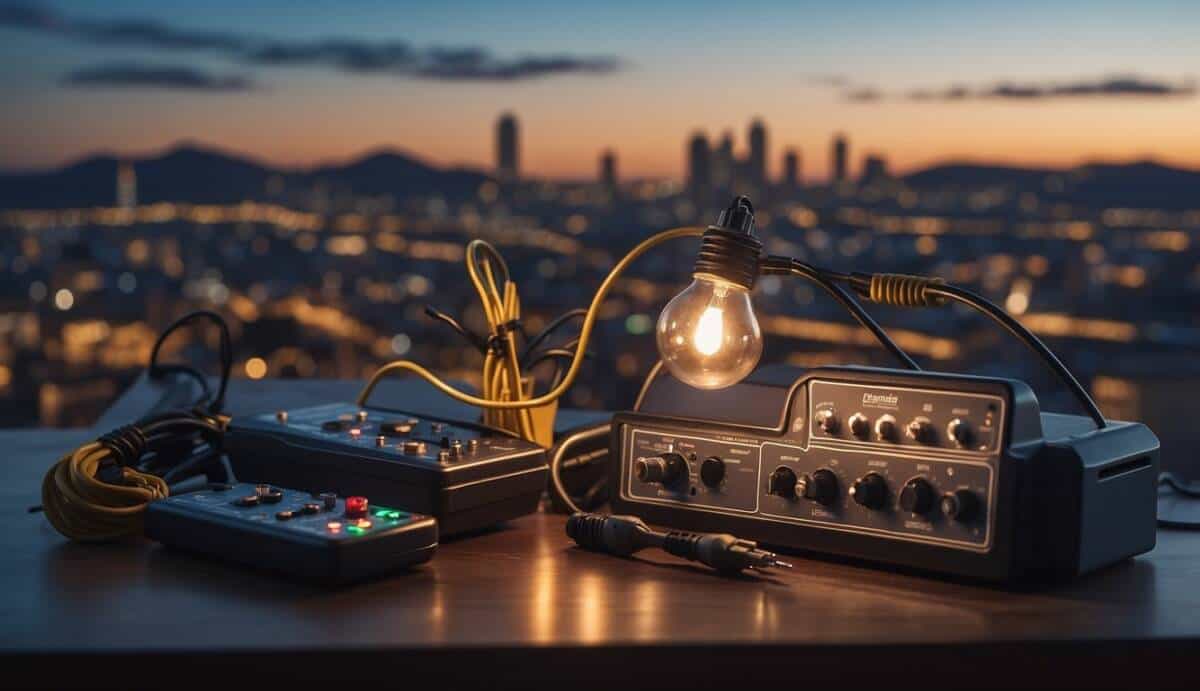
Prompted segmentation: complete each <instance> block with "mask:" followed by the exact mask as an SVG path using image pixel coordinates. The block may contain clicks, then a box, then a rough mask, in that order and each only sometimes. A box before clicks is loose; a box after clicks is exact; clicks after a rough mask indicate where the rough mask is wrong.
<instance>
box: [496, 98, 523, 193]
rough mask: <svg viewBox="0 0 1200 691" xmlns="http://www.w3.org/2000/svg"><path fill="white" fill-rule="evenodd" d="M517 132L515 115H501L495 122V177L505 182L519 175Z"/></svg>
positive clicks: (514, 179) (513, 179)
mask: <svg viewBox="0 0 1200 691" xmlns="http://www.w3.org/2000/svg"><path fill="white" fill-rule="evenodd" d="M517 134H518V133H517V118H516V116H515V115H513V114H512V113H505V114H504V115H501V116H500V120H499V121H498V122H497V123H496V177H498V178H500V179H501V180H503V181H505V182H514V181H516V180H517V179H518V177H519V175H520V168H519V158H518V151H517Z"/></svg>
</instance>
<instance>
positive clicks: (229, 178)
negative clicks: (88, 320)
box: [0, 144, 489, 209]
mask: <svg viewBox="0 0 1200 691" xmlns="http://www.w3.org/2000/svg"><path fill="white" fill-rule="evenodd" d="M121 160H125V161H126V162H128V163H132V164H133V166H134V170H135V171H136V172H137V194H138V201H139V202H140V203H143V204H149V203H155V202H188V203H193V204H233V203H237V202H241V201H246V200H265V199H268V198H270V196H271V195H270V194H269V192H268V190H269V188H270V187H271V185H270V184H269V183H270V181H272V179H279V180H281V181H283V182H284V183H285V184H286V185H287V187H288V188H289V189H296V188H301V189H303V188H311V187H314V186H318V185H320V186H324V187H328V188H333V189H335V190H339V191H348V192H352V193H354V194H361V195H384V194H389V195H392V196H394V197H395V198H396V199H398V200H404V199H407V198H410V197H428V196H430V195H434V194H439V195H441V196H444V197H446V198H447V199H451V200H454V199H463V198H467V197H470V196H472V195H474V194H475V193H476V192H477V191H478V189H479V186H480V185H481V184H483V183H484V182H486V181H487V180H488V179H489V178H488V176H487V175H485V174H483V173H480V172H476V171H470V170H465V169H440V168H436V167H434V166H431V165H428V164H426V163H424V162H422V161H420V160H419V159H417V158H414V157H412V156H408V155H406V154H403V153H400V152H397V151H382V152H376V153H373V154H369V155H367V156H364V157H362V158H358V159H355V160H352V161H350V162H347V163H345V164H340V165H325V166H320V167H317V168H312V169H287V168H274V167H271V166H268V165H265V164H262V163H258V162H256V161H253V160H251V159H249V158H245V157H242V156H238V155H236V154H229V153H226V152H222V151H219V150H216V149H212V148H207V147H201V146H198V145H194V144H183V145H180V146H178V147H176V148H174V149H171V150H170V151H168V152H166V153H165V154H162V155H160V156H153V157H146V158H127V159H118V158H117V157H116V156H112V155H109V154H104V155H98V156H93V157H90V158H86V159H84V160H82V161H79V162H77V163H73V164H70V165H67V166H65V167H63V168H60V169H58V170H54V171H48V172H38V173H8V174H0V208H8V209H12V208H26V209H55V208H73V207H84V206H112V205H113V204H114V203H115V196H116V180H117V169H118V167H119V165H120V162H121Z"/></svg>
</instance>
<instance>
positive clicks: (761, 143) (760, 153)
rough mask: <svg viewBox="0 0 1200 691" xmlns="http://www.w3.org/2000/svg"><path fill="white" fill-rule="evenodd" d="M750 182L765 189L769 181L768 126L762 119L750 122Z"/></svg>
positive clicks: (747, 162)
mask: <svg viewBox="0 0 1200 691" xmlns="http://www.w3.org/2000/svg"><path fill="white" fill-rule="evenodd" d="M746 168H747V173H748V177H749V178H750V179H749V180H748V182H749V183H750V184H751V185H754V186H755V187H757V188H758V189H760V190H761V189H763V187H764V185H765V184H766V182H767V126H766V125H764V124H763V121H762V120H761V119H758V118H755V119H754V122H752V123H750V156H749V158H747V159H746Z"/></svg>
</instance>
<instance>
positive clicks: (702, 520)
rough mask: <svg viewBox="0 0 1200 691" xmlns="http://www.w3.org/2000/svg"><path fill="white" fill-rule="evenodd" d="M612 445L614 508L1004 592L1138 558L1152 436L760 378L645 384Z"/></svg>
mask: <svg viewBox="0 0 1200 691" xmlns="http://www.w3.org/2000/svg"><path fill="white" fill-rule="evenodd" d="M1088 437H1090V439H1086V441H1087V442H1088V443H1087V444H1085V443H1084V441H1085V438H1088ZM611 443H612V449H611V455H612V457H613V458H614V459H619V460H618V461H617V467H616V468H615V469H614V472H612V473H611V476H612V478H613V482H614V483H615V487H613V495H614V497H615V499H614V512H619V513H633V514H636V515H639V516H641V517H642V518H644V519H646V520H647V521H650V522H653V523H660V524H664V525H668V526H672V527H678V528H684V529H690V530H712V531H722V532H730V533H734V534H736V535H738V536H739V537H744V538H748V539H754V540H758V541H762V542H766V543H768V544H772V545H775V546H778V547H782V548H792V549H805V550H814V551H819V552H828V553H832V554H837V555H842V556H851V557H858V558H864V559H869V560H873V561H879V562H885V563H894V564H900V565H906V566H912V567H916V568H921V569H927V570H933V571H941V572H948V573H954V574H961V575H967V576H976V577H980V578H985V579H992V580H1013V579H1017V578H1021V577H1024V576H1027V575H1031V574H1033V573H1034V572H1039V571H1041V572H1046V571H1052V572H1061V573H1068V574H1076V573H1082V572H1084V571H1087V570H1090V569H1091V568H1095V567H1097V566H1099V565H1102V564H1104V563H1111V562H1112V561H1116V560H1119V559H1120V558H1124V557H1127V556H1131V555H1132V554H1137V553H1140V552H1143V551H1146V550H1147V549H1149V548H1150V547H1152V546H1153V544H1154V530H1155V522H1154V516H1155V512H1154V478H1155V477H1156V475H1157V473H1156V471H1155V467H1156V466H1157V459H1158V443H1157V440H1156V439H1155V438H1154V435H1153V434H1151V433H1150V431H1149V430H1148V429H1146V428H1145V427H1144V426H1142V425H1136V424H1131V423H1121V422H1111V423H1109V426H1107V427H1105V428H1104V429H1103V430H1097V429H1095V428H1094V426H1093V425H1092V424H1091V422H1090V420H1087V419H1086V418H1079V417H1075V416H1061V415H1052V414H1042V413H1041V412H1040V411H1039V409H1038V406H1037V400H1036V398H1034V396H1033V394H1032V392H1031V391H1030V390H1029V388H1028V387H1027V386H1025V385H1024V384H1023V383H1021V382H1017V381H1013V380H1003V379H989V378H982V377H969V376H959V375H946V374H933V373H923V372H911V373H910V372H900V371H896V370H883V369H871V368H828V369H819V370H813V371H811V372H800V371H797V370H794V369H792V368H775V369H770V370H765V371H763V372H762V373H760V374H758V375H757V376H756V377H754V378H752V379H751V380H748V381H747V382H745V383H743V384H739V385H736V386H734V387H730V388H729V389H722V390H718V391H697V390H693V389H687V388H686V387H684V386H683V385H682V384H680V383H679V382H677V381H675V380H673V379H671V378H670V377H669V376H661V377H659V378H658V379H656V380H655V381H654V382H653V383H652V384H651V386H650V388H649V389H648V390H647V395H646V397H645V398H644V402H643V406H642V409H641V410H640V411H638V412H632V413H622V414H620V415H618V416H617V417H616V418H614V423H613V434H612V438H611ZM1102 498H1103V499H1104V500H1105V501H1111V502H1112V505H1111V506H1107V507H1100V506H1099V505H1098V504H1097V502H1099V501H1101V499H1102ZM1116 516H1121V518H1119V519H1116V518H1114V517H1116ZM1042 522H1045V523H1053V525H1052V526H1051V525H1042ZM1106 532H1107V534H1105V533H1106ZM1054 540H1060V541H1061V542H1060V543H1057V544H1056V543H1054V542H1053V541H1054Z"/></svg>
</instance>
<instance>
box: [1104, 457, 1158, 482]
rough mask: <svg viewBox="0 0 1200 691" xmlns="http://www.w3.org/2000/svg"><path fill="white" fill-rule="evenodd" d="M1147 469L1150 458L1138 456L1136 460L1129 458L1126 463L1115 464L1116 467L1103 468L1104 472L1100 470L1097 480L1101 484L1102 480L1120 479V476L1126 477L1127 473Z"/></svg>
mask: <svg viewBox="0 0 1200 691" xmlns="http://www.w3.org/2000/svg"><path fill="white" fill-rule="evenodd" d="M1149 467H1150V457H1149V456H1139V457H1138V458H1131V459H1129V460H1128V461H1122V462H1120V463H1117V464H1116V465H1110V466H1109V467H1107V468H1105V469H1104V470H1101V471H1100V473H1099V474H1098V475H1097V478H1098V479H1099V480H1100V481H1101V482H1103V481H1104V480H1110V479H1112V478H1114V477H1120V476H1122V475H1127V474H1129V473H1134V472H1137V471H1139V470H1141V469H1142V468H1149Z"/></svg>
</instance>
